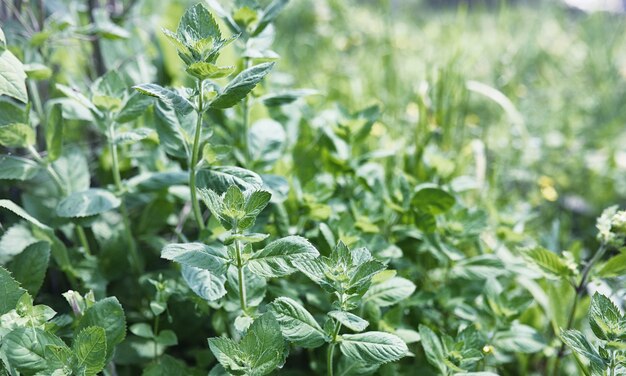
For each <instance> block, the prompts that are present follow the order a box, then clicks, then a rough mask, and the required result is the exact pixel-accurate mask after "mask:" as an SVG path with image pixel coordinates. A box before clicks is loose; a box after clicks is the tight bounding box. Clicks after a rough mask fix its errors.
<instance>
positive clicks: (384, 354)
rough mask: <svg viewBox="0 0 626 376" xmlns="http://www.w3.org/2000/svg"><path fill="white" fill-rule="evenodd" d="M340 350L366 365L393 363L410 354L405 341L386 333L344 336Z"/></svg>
mask: <svg viewBox="0 0 626 376" xmlns="http://www.w3.org/2000/svg"><path fill="white" fill-rule="evenodd" d="M339 348H340V349H341V352H342V353H343V355H345V356H346V357H348V358H350V359H353V360H355V361H361V362H365V363H388V362H393V361H396V360H398V359H400V358H402V357H404V356H406V355H408V353H409V349H408V347H407V346H406V343H404V341H403V340H401V339H400V338H399V337H398V336H395V335H393V334H390V333H385V332H365V333H359V334H344V335H342V336H341V342H340V343H339Z"/></svg>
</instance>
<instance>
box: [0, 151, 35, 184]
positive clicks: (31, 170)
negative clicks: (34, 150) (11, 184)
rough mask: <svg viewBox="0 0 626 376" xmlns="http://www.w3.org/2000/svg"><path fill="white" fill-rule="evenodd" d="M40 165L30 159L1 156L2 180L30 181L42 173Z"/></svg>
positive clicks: (0, 170)
mask: <svg viewBox="0 0 626 376" xmlns="http://www.w3.org/2000/svg"><path fill="white" fill-rule="evenodd" d="M40 169H41V168H40V167H39V164H37V162H33V161H31V160H30V159H26V158H21V157H13V156H11V155H0V179H5V180H22V181H24V180H30V179H32V178H34V177H35V175H37V173H38V172H39V171H40Z"/></svg>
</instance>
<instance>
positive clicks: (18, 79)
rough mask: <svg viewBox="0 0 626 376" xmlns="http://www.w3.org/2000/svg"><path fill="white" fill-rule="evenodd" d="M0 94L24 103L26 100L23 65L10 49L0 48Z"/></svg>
mask: <svg viewBox="0 0 626 376" xmlns="http://www.w3.org/2000/svg"><path fill="white" fill-rule="evenodd" d="M3 44H4V43H3ZM0 95H8V96H9V97H13V98H15V99H17V100H19V101H22V102H24V103H27V102H28V92H27V91H26V73H25V72H24V66H23V65H22V62H21V61H20V60H19V59H18V58H17V57H15V55H13V53H12V52H11V51H9V50H6V49H0Z"/></svg>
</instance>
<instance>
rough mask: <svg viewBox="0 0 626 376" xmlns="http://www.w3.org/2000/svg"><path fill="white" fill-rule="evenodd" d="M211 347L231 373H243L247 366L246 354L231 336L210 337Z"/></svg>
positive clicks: (218, 359) (219, 360)
mask: <svg viewBox="0 0 626 376" xmlns="http://www.w3.org/2000/svg"><path fill="white" fill-rule="evenodd" d="M209 348H210V349H211V352H212V353H213V355H214V356H215V358H216V359H217V361H218V362H220V364H221V365H222V366H223V367H224V368H225V369H226V370H227V371H228V372H230V373H231V374H234V375H242V374H244V373H245V370H246V368H247V366H246V363H245V361H244V356H245V354H244V353H243V351H241V349H239V345H238V344H237V343H235V341H233V340H232V339H230V338H223V337H217V338H209Z"/></svg>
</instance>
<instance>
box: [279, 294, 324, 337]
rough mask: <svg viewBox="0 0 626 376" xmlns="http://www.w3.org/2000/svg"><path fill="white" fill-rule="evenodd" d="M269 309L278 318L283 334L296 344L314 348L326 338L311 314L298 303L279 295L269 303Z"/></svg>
mask: <svg viewBox="0 0 626 376" xmlns="http://www.w3.org/2000/svg"><path fill="white" fill-rule="evenodd" d="M270 310H271V311H272V313H273V314H274V316H275V317H276V320H278V323H279V324H280V329H281V331H282V333H283V336H284V337H285V338H286V339H287V340H288V341H289V342H292V343H294V344H295V345H297V346H301V347H305V348H316V347H320V346H321V345H323V344H324V343H325V342H326V340H327V338H326V335H325V334H324V331H323V330H322V328H321V327H320V326H319V324H318V323H317V321H315V319H314V318H313V316H312V315H311V314H310V313H309V312H308V311H307V310H306V308H304V307H303V306H302V305H301V304H300V303H298V302H296V301H295V300H293V299H291V298H287V297H280V298H277V299H276V300H274V301H273V302H272V303H271V304H270Z"/></svg>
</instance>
